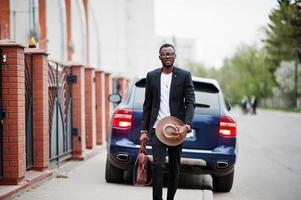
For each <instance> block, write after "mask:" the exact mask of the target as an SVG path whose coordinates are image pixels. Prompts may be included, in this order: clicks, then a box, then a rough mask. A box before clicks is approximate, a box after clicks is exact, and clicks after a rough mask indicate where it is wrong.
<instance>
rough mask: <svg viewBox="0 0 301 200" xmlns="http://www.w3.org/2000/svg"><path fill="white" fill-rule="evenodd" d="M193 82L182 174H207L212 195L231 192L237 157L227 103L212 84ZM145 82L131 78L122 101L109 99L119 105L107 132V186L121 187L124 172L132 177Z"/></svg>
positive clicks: (199, 81)
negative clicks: (209, 177) (192, 101)
mask: <svg viewBox="0 0 301 200" xmlns="http://www.w3.org/2000/svg"><path fill="white" fill-rule="evenodd" d="M192 80H193V84H194V89H195V113H194V118H193V122H192V131H191V132H190V133H188V134H187V136H186V139H185V142H184V143H183V150H182V157H181V172H187V173H194V174H210V175H211V176H212V180H213V189H214V191H218V192H229V191H230V190H231V188H232V184H233V178H234V165H235V161H236V155H237V147H236V140H237V139H236V134H237V132H236V122H235V120H234V118H233V117H232V116H231V115H230V114H229V110H230V109H231V106H230V105H229V104H228V103H226V102H225V99H224V96H223V93H222V91H221V89H220V87H219V85H218V83H217V81H216V80H213V79H205V78H198V77H193V78H192ZM145 82H146V79H145V77H137V78H135V79H134V80H133V81H132V83H131V84H130V86H129V87H128V90H127V93H126V95H125V96H124V97H123V99H122V101H121V97H120V96H119V95H110V97H109V100H110V101H111V102H113V103H115V104H119V103H120V104H119V105H118V106H117V108H116V109H115V110H114V113H113V115H112V119H111V126H110V128H109V133H108V143H107V160H106V171H105V178H106V181H107V182H122V181H123V177H124V175H125V174H124V172H126V173H128V174H132V171H133V167H134V163H135V160H136V157H137V154H138V149H139V147H140V145H139V144H140V141H139V137H140V128H141V120H142V113H143V102H144V93H145ZM147 151H148V152H147V153H148V155H149V157H150V160H152V152H151V146H147ZM166 161H167V162H166V166H167V165H168V159H166Z"/></svg>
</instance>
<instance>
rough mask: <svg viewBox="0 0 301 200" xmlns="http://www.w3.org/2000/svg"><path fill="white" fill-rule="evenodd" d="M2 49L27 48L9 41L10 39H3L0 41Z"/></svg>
mask: <svg viewBox="0 0 301 200" xmlns="http://www.w3.org/2000/svg"><path fill="white" fill-rule="evenodd" d="M0 47H21V48H25V46H23V45H21V44H19V43H16V42H15V41H12V40H9V39H3V40H0Z"/></svg>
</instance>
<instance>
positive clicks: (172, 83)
mask: <svg viewBox="0 0 301 200" xmlns="http://www.w3.org/2000/svg"><path fill="white" fill-rule="evenodd" d="M177 76H178V70H177V68H176V67H174V68H173V70H172V77H171V83H170V91H169V102H170V99H171V97H172V94H173V93H174V87H173V86H174V84H175V83H176V81H177Z"/></svg>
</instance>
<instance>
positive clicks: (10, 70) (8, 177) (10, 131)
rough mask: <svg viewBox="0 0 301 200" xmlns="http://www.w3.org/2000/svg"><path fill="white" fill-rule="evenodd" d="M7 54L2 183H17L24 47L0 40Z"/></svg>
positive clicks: (21, 163) (21, 164)
mask: <svg viewBox="0 0 301 200" xmlns="http://www.w3.org/2000/svg"><path fill="white" fill-rule="evenodd" d="M0 48H1V49H2V51H3V53H4V54H5V55H7V62H6V63H5V64H6V65H5V66H3V71H2V82H3V83H2V84H3V85H2V89H3V90H2V94H3V106H4V108H5V109H6V118H5V119H4V121H3V151H4V154H3V172H4V178H3V179H2V180H0V183H1V184H17V183H18V181H19V180H20V179H22V178H23V177H24V173H25V169H26V159H25V83H24V81H25V80H24V79H25V78H24V48H23V47H22V46H20V45H17V44H15V43H13V42H8V41H0Z"/></svg>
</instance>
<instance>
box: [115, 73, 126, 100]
mask: <svg viewBox="0 0 301 200" xmlns="http://www.w3.org/2000/svg"><path fill="white" fill-rule="evenodd" d="M114 79H116V84H117V86H116V87H117V93H118V94H120V95H121V96H124V95H125V92H126V88H127V83H128V80H127V79H126V78H125V77H117V78H114Z"/></svg>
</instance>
